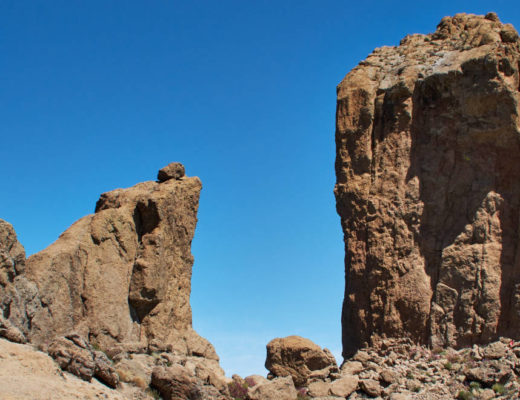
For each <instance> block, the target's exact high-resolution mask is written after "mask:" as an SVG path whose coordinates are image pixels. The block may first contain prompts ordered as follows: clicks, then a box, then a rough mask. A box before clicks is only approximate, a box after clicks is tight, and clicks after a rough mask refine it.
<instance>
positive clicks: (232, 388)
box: [228, 381, 249, 400]
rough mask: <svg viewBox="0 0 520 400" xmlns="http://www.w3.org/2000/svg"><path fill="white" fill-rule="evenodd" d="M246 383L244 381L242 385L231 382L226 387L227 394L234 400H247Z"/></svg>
mask: <svg viewBox="0 0 520 400" xmlns="http://www.w3.org/2000/svg"><path fill="white" fill-rule="evenodd" d="M248 387H249V386H248V384H247V382H245V381H244V383H243V384H241V383H240V382H237V381H233V382H231V383H230V384H229V385H228V389H229V394H230V395H231V397H232V398H233V399H234V400H247V389H248Z"/></svg>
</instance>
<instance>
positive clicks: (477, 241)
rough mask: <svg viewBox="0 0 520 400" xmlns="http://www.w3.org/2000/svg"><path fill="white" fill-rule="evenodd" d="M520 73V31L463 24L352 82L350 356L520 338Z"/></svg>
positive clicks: (380, 60)
mask: <svg viewBox="0 0 520 400" xmlns="http://www.w3.org/2000/svg"><path fill="white" fill-rule="evenodd" d="M519 69H520V42H519V38H518V34H517V32H516V31H515V29H514V28H513V27H512V26H511V25H508V24H502V23H501V22H500V21H499V19H498V17H497V16H496V14H493V13H490V14H488V15H486V16H476V15H471V14H457V15H455V16H453V17H445V18H443V19H442V21H441V22H440V24H439V25H438V27H437V30H436V31H435V32H434V33H432V34H429V35H418V34H417V35H409V36H407V37H405V38H404V39H403V40H402V41H401V44H400V45H399V46H397V47H382V48H378V49H376V50H374V52H373V53H372V54H370V55H369V56H368V57H367V59H366V60H364V61H362V62H361V63H360V64H359V65H358V66H357V67H356V68H354V69H353V70H352V71H351V72H350V73H349V74H348V75H347V76H346V77H345V78H344V79H343V81H342V82H341V83H340V84H339V86H338V88H337V95H338V99H337V120H336V123H337V125H336V177H337V182H336V186H335V195H336V205H337V211H338V213H339V215H340V217H341V224H342V228H343V232H344V239H345V252H346V257H345V271H346V286H345V297H344V304H343V314H342V327H343V355H344V356H345V357H349V356H351V355H352V354H354V353H355V351H356V350H357V349H359V348H361V347H363V346H366V345H369V344H371V343H376V342H377V341H378V340H379V339H380V338H382V337H408V338H411V339H412V340H413V341H414V342H417V343H422V344H428V345H431V346H433V347H437V346H440V347H442V346H452V347H462V346H471V345H473V344H475V343H488V342H490V341H493V340H496V339H497V338H498V337H500V336H505V337H512V338H519V337H520V318H519V315H520V314H519V312H520V273H519V272H518V271H519V270H520V246H519V239H520V237H519V231H518V226H519V220H520V168H519V166H520V117H519V113H520V108H519V100H520V92H519V89H520V79H519Z"/></svg>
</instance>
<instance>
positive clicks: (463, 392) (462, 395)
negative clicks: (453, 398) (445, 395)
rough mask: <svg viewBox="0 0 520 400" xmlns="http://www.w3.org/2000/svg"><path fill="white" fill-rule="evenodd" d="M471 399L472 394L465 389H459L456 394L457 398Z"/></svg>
mask: <svg viewBox="0 0 520 400" xmlns="http://www.w3.org/2000/svg"><path fill="white" fill-rule="evenodd" d="M471 399H473V395H472V394H471V392H468V391H467V390H461V391H459V393H458V394H457V400H471Z"/></svg>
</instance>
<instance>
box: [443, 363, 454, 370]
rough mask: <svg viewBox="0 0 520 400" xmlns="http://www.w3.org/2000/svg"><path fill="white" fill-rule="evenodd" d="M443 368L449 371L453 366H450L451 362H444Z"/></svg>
mask: <svg viewBox="0 0 520 400" xmlns="http://www.w3.org/2000/svg"><path fill="white" fill-rule="evenodd" d="M444 368H446V369H447V370H448V371H451V369H452V368H453V365H452V363H451V362H449V361H446V362H445V363H444Z"/></svg>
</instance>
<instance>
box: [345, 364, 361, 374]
mask: <svg viewBox="0 0 520 400" xmlns="http://www.w3.org/2000/svg"><path fill="white" fill-rule="evenodd" d="M361 371H363V364H361V362H359V361H345V362H344V363H343V365H342V366H341V373H342V374H344V375H356V374H359V373H360V372H361Z"/></svg>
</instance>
